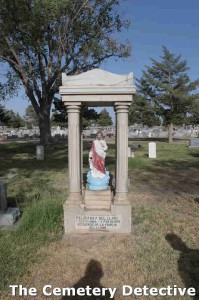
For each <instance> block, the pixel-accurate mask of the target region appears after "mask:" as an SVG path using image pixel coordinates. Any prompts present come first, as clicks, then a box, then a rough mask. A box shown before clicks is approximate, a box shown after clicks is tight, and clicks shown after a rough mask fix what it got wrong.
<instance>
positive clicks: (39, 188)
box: [0, 144, 67, 290]
mask: <svg viewBox="0 0 199 300" xmlns="http://www.w3.org/2000/svg"><path fill="white" fill-rule="evenodd" d="M66 151H67V150H66V147H65V146H61V148H60V146H59V145H57V146H52V149H50V148H49V149H47V150H46V155H45V160H44V161H37V160H36V159H35V145H32V144H4V145H1V147H0V155H2V156H3V157H5V158H6V159H5V160H4V161H1V168H0V176H3V175H5V174H7V173H12V174H15V175H16V176H15V177H14V178H12V179H1V180H2V181H4V182H6V184H7V194H8V203H9V204H10V205H17V206H18V207H19V208H20V210H21V213H22V217H21V224H20V226H19V228H18V229H17V230H16V231H8V230H1V231H0V253H1V254H0V290H1V289H4V288H7V287H8V284H9V283H10V282H17V281H18V280H19V278H20V276H22V275H24V274H26V272H27V271H28V269H29V267H30V265H31V263H33V262H36V261H38V259H40V257H39V256H38V255H37V253H38V250H39V249H40V248H41V247H43V246H44V245H46V244H47V243H49V242H50V241H54V240H56V239H57V238H58V237H60V234H61V233H62V227H63V224H62V223H63V220H62V219H63V218H62V216H63V209H62V204H63V202H64V201H65V199H66V197H67V189H66V187H67V175H66V174H67V157H66ZM63 160H65V162H66V163H65V164H63Z"/></svg>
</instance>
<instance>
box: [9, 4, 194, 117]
mask: <svg viewBox="0 0 199 300" xmlns="http://www.w3.org/2000/svg"><path fill="white" fill-rule="evenodd" d="M120 11H121V14H122V17H123V18H127V19H130V20H131V26H130V28H129V29H128V31H126V32H122V33H121V34H120V39H121V40H123V41H124V40H126V39H128V41H129V42H130V43H131V44H132V53H131V56H130V57H129V58H128V59H126V60H118V61H115V59H110V60H108V61H107V62H106V63H103V64H102V65H101V68H102V69H104V70H107V71H110V72H113V73H119V74H125V73H129V72H133V73H134V76H135V77H136V78H140V76H141V74H142V70H143V69H144V68H145V66H146V65H150V58H155V59H158V57H159V56H160V55H161V52H162V45H165V46H166V47H167V48H168V49H169V50H170V51H171V52H173V53H175V54H182V58H183V59H186V60H187V62H188V65H189V67H190V71H189V75H190V77H191V79H197V78H199V38H198V37H199V17H198V16H199V1H198V0H189V1H185V0H167V1H164V0H120ZM27 105H28V101H27V99H25V97H20V96H18V97H14V98H13V99H11V100H10V101H8V102H7V103H5V107H6V108H7V109H12V110H14V111H15V112H18V113H19V114H20V115H24V112H25V108H26V107H27ZM109 111H110V113H111V115H112V116H113V110H111V109H110V110H109Z"/></svg>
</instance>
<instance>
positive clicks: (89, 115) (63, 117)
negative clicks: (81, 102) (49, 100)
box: [51, 99, 99, 128]
mask: <svg viewBox="0 0 199 300" xmlns="http://www.w3.org/2000/svg"><path fill="white" fill-rule="evenodd" d="M54 106H55V109H54V110H53V111H54V113H53V115H52V118H51V120H52V124H54V125H59V126H66V125H67V124H68V115H67V110H66V107H65V105H64V103H63V102H61V101H60V100H59V99H57V100H55V101H54ZM98 116H99V115H98V113H97V112H96V111H95V110H94V109H89V108H88V107H82V109H81V117H82V126H83V128H86V127H89V126H91V124H92V123H93V122H96V120H97V119H98Z"/></svg>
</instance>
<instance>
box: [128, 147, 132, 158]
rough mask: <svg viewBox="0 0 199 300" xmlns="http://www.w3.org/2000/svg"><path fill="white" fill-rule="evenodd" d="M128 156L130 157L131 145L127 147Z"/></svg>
mask: <svg viewBox="0 0 199 300" xmlns="http://www.w3.org/2000/svg"><path fill="white" fill-rule="evenodd" d="M128 157H131V147H128Z"/></svg>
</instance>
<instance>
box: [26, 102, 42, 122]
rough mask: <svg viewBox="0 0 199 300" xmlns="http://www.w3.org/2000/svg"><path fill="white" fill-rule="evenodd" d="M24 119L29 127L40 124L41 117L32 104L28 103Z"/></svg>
mask: <svg viewBox="0 0 199 300" xmlns="http://www.w3.org/2000/svg"><path fill="white" fill-rule="evenodd" d="M24 120H25V123H26V125H28V126H29V127H32V126H38V125H39V118H38V116H37V114H36V112H35V110H34V108H33V106H32V105H28V107H27V108H26V111H25V115H24Z"/></svg>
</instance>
